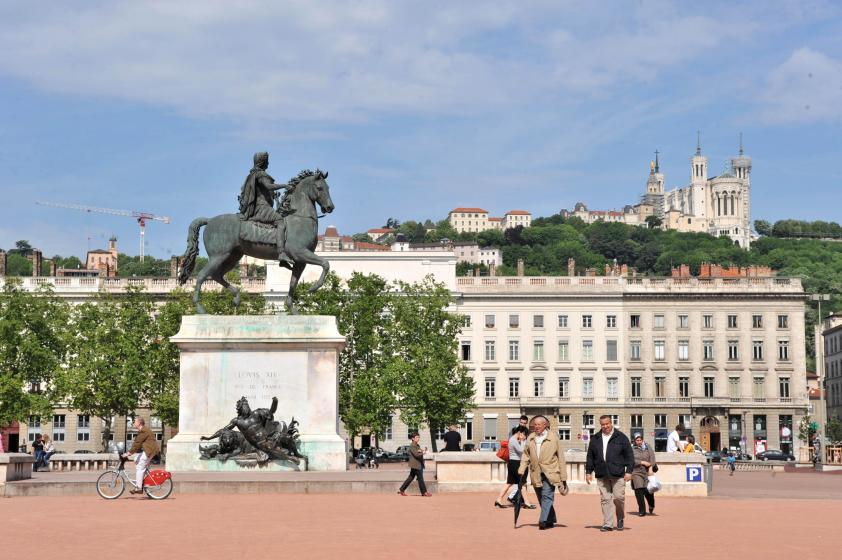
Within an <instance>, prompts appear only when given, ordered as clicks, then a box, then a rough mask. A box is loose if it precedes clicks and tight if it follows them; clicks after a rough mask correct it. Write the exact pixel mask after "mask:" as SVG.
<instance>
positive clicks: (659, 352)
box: [655, 340, 666, 360]
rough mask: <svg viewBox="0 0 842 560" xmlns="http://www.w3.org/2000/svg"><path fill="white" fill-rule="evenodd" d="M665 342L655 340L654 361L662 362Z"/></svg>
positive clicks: (664, 353)
mask: <svg viewBox="0 0 842 560" xmlns="http://www.w3.org/2000/svg"><path fill="white" fill-rule="evenodd" d="M665 344H666V343H665V342H664V341H663V340H656V341H655V359H656V360H663V359H664V357H665V355H666V352H665Z"/></svg>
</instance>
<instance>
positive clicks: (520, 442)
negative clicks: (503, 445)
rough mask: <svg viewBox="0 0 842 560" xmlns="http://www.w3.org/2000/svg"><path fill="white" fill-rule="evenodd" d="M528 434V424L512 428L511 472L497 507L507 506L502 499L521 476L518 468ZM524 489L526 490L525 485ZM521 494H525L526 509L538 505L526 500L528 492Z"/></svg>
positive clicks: (510, 442) (510, 439) (497, 501)
mask: <svg viewBox="0 0 842 560" xmlns="http://www.w3.org/2000/svg"><path fill="white" fill-rule="evenodd" d="M528 435H529V428H527V427H526V426H515V427H514V428H512V436H511V437H510V438H509V465H508V466H509V472H508V476H507V477H506V487H505V488H503V491H502V492H500V495H499V496H498V497H497V499H496V500H495V501H494V506H495V507H499V508H501V507H506V506H505V505H503V503H502V500H503V499H504V498H505V497H506V495H507V494H508V493H509V490H511V488H512V485H513V484H517V483H518V479H519V478H520V477H519V476H518V474H517V470H518V468H519V467H520V457H521V455H523V446H524V445H525V444H526V437H527V436H528ZM524 490H526V487H525V486H524ZM521 495H522V496H523V507H525V508H526V509H535V507H536V506H535V505H534V504H530V503H529V502H528V501H527V500H526V492H521Z"/></svg>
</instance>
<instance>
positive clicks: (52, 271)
mask: <svg viewBox="0 0 842 560" xmlns="http://www.w3.org/2000/svg"><path fill="white" fill-rule="evenodd" d="M48 262H49V263H50V276H52V277H53V278H55V276H56V261H55V260H54V259H50V260H49V261H48Z"/></svg>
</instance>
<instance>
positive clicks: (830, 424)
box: [824, 417, 842, 443]
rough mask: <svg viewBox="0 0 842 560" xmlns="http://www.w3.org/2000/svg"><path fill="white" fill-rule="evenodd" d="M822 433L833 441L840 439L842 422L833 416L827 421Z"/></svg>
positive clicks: (841, 437) (841, 439)
mask: <svg viewBox="0 0 842 560" xmlns="http://www.w3.org/2000/svg"><path fill="white" fill-rule="evenodd" d="M824 434H825V436H827V439H828V441H831V442H834V443H836V442H840V441H842V422H840V421H839V418H836V417H833V418H831V419H830V420H828V421H827V424H826V425H825V427H824Z"/></svg>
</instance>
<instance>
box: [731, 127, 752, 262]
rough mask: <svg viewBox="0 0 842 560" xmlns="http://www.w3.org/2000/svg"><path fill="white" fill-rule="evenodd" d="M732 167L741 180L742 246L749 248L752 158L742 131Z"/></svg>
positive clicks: (732, 160)
mask: <svg viewBox="0 0 842 560" xmlns="http://www.w3.org/2000/svg"><path fill="white" fill-rule="evenodd" d="M731 169H733V173H734V175H735V176H736V177H737V179H739V180H740V182H741V183H742V185H741V186H740V202H741V205H740V206H741V208H740V214H739V216H740V218H741V219H740V232H741V233H742V236H741V237H742V239H740V246H741V247H746V248H748V246H749V244H750V243H751V158H750V157H748V156H747V155H745V153H743V133H742V132H741V133H740V155H738V156H737V157H735V158H732V159H731Z"/></svg>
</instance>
